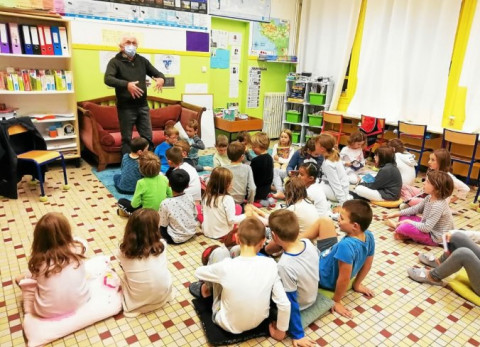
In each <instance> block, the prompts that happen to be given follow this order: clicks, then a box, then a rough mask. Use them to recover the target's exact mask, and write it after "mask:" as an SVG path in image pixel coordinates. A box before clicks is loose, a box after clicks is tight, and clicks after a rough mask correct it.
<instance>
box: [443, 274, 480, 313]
mask: <svg viewBox="0 0 480 347" xmlns="http://www.w3.org/2000/svg"><path fill="white" fill-rule="evenodd" d="M448 285H449V286H450V287H451V288H452V289H453V291H454V292H456V293H457V294H458V295H460V296H461V297H463V298H465V299H467V300H468V301H470V302H472V303H474V304H475V305H477V306H480V296H478V295H477V294H476V293H475V292H474V291H473V290H472V287H471V286H470V280H469V279H468V275H467V271H465V269H461V270H460V271H459V272H457V274H456V276H455V277H454V279H453V280H451V281H450V282H448Z"/></svg>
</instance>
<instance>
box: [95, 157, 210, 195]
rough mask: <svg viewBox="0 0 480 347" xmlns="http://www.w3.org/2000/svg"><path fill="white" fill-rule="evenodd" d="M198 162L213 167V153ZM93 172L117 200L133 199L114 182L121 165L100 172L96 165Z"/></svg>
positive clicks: (206, 172) (204, 172)
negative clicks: (119, 189) (123, 192)
mask: <svg viewBox="0 0 480 347" xmlns="http://www.w3.org/2000/svg"><path fill="white" fill-rule="evenodd" d="M198 163H199V164H200V165H202V166H210V167H212V166H213V154H210V155H202V156H200V157H199V158H198ZM92 172H93V174H94V175H95V176H97V178H98V180H99V181H100V182H102V184H103V185H104V186H105V188H107V189H108V191H109V192H110V194H112V195H113V196H114V197H115V199H117V200H118V199H121V198H125V199H129V200H131V199H132V196H133V195H129V194H122V193H119V192H118V191H117V189H116V188H115V185H114V183H113V176H114V175H117V174H120V166H113V167H107V168H106V169H105V170H103V171H100V172H98V171H97V169H96V168H95V167H92ZM208 173H209V172H208V171H202V172H199V173H198V174H199V175H200V176H201V175H204V174H208Z"/></svg>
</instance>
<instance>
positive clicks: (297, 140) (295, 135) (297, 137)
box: [292, 131, 300, 143]
mask: <svg viewBox="0 0 480 347" xmlns="http://www.w3.org/2000/svg"><path fill="white" fill-rule="evenodd" d="M292 142H293V143H300V133H297V132H295V131H292Z"/></svg>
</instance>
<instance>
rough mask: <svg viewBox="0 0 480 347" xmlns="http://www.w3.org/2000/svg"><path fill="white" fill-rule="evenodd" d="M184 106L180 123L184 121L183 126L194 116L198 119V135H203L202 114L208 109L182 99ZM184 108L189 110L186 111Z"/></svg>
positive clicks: (181, 103) (181, 102)
mask: <svg viewBox="0 0 480 347" xmlns="http://www.w3.org/2000/svg"><path fill="white" fill-rule="evenodd" d="M180 105H181V106H182V113H181V115H180V123H182V126H183V128H185V126H186V125H187V123H188V121H189V120H190V119H191V118H192V117H194V118H195V119H196V120H197V121H198V136H200V137H201V136H202V115H203V112H204V111H206V110H207V109H206V108H205V107H202V106H197V105H192V104H189V103H188V102H183V101H180ZM184 109H185V110H187V112H184ZM189 111H190V112H189Z"/></svg>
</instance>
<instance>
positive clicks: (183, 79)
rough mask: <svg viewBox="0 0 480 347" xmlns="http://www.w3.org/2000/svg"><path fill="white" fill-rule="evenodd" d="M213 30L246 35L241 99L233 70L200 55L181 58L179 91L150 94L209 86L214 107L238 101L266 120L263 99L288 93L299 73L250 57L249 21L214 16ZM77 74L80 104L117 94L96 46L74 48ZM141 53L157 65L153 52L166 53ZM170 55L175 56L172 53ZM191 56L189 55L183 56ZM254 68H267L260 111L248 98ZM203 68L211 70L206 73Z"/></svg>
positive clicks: (173, 96)
mask: <svg viewBox="0 0 480 347" xmlns="http://www.w3.org/2000/svg"><path fill="white" fill-rule="evenodd" d="M212 29H218V30H225V31H229V32H237V33H240V34H242V51H241V54H242V56H241V62H240V74H239V78H240V80H241V82H239V95H238V97H237V98H229V97H228V91H229V82H230V81H229V80H230V70H229V69H210V57H208V56H198V55H181V63H180V71H181V75H177V76H175V88H173V89H167V88H166V89H164V90H163V93H161V94H157V93H155V92H154V91H153V89H152V88H151V89H149V91H148V93H149V95H157V96H161V97H165V98H168V99H181V95H182V93H183V92H184V90H185V84H189V83H206V84H208V92H209V93H212V94H213V95H214V98H213V100H214V107H226V104H227V102H238V103H239V105H240V111H241V112H242V113H247V114H249V115H251V116H254V117H258V118H262V117H263V98H264V94H265V93H266V92H283V91H285V76H286V75H287V74H288V73H289V72H290V71H294V70H295V66H294V65H292V64H283V63H266V62H258V61H257V60H256V59H253V57H250V58H249V56H248V52H249V49H248V46H249V34H250V28H249V23H248V22H243V21H236V20H228V19H223V18H216V17H212ZM73 48H74V49H73V62H74V64H73V66H74V69H73V72H74V81H75V88H76V95H77V100H78V101H83V100H88V99H93V98H98V97H102V96H107V95H113V94H114V90H113V89H112V88H108V87H107V86H106V85H105V84H104V83H103V75H104V74H103V72H101V71H100V66H99V65H100V63H99V53H98V50H97V48H96V47H91V48H90V47H83V46H82V47H75V45H74V47H73ZM139 53H140V54H142V55H143V56H145V57H150V60H151V61H152V62H153V56H152V53H159V54H162V53H165V52H162V51H161V50H160V49H159V50H158V52H157V51H152V50H151V49H149V50H148V51H147V52H145V51H143V52H142V48H141V47H139ZM168 54H175V53H172V52H168ZM183 54H188V52H186V53H183ZM250 66H257V67H258V66H259V67H262V68H266V70H265V71H262V82H261V89H260V106H259V107H258V108H253V109H247V108H246V97H247V88H248V68H249V67H250ZM202 67H206V68H207V71H206V72H202Z"/></svg>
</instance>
